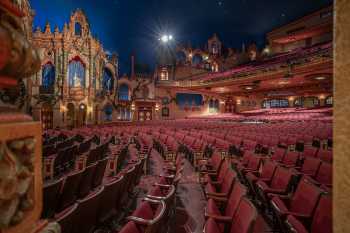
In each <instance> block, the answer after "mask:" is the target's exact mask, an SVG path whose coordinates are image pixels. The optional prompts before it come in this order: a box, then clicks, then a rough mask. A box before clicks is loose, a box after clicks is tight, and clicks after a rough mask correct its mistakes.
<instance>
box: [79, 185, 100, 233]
mask: <svg viewBox="0 0 350 233" xmlns="http://www.w3.org/2000/svg"><path fill="white" fill-rule="evenodd" d="M103 190H104V187H101V188H99V189H97V190H96V191H95V192H93V193H91V194H90V195H88V196H87V197H85V198H84V199H81V200H78V209H77V216H78V218H77V219H76V221H75V222H74V231H73V232H74V233H81V232H84V233H91V232H92V231H93V229H94V228H95V225H96V223H97V213H98V206H99V202H100V198H101V194H102V193H103Z"/></svg>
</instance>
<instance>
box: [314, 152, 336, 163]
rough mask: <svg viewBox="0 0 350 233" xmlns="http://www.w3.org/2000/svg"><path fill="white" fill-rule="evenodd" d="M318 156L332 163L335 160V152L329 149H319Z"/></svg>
mask: <svg viewBox="0 0 350 233" xmlns="http://www.w3.org/2000/svg"><path fill="white" fill-rule="evenodd" d="M317 158H319V159H321V160H323V161H325V162H329V163H331V162H332V161H333V153H332V151H329V150H319V151H318V153H317Z"/></svg>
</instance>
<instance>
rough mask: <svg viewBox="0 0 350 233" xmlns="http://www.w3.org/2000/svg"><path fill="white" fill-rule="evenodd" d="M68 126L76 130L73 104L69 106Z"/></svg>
mask: <svg viewBox="0 0 350 233" xmlns="http://www.w3.org/2000/svg"><path fill="white" fill-rule="evenodd" d="M67 125H68V127H71V128H74V125H75V106H74V104H73V103H69V104H68V105H67Z"/></svg>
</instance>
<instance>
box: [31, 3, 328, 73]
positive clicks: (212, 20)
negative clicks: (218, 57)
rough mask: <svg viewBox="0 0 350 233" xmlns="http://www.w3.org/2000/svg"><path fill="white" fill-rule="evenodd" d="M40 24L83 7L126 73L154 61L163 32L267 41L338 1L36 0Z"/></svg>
mask: <svg viewBox="0 0 350 233" xmlns="http://www.w3.org/2000/svg"><path fill="white" fill-rule="evenodd" d="M30 2H31V5H32V8H33V9H34V10H35V12H36V16H35V20H34V27H36V26H40V27H42V28H43V27H44V25H45V23H46V22H47V21H49V22H50V23H51V26H52V27H53V26H55V25H58V26H59V28H60V29H62V27H63V24H64V22H67V21H68V20H69V16H70V13H71V12H72V11H73V10H74V9H76V8H81V9H83V11H84V12H85V13H86V14H87V17H88V19H89V22H90V24H91V28H92V32H93V34H94V35H96V36H97V37H98V38H99V39H100V40H101V42H102V43H103V45H104V48H105V49H106V50H108V51H111V52H113V51H115V52H118V54H119V55H120V64H121V71H122V72H127V71H128V70H129V57H130V54H131V53H135V54H136V56H137V60H138V62H143V63H147V64H149V65H154V61H155V48H156V46H157V44H158V43H159V41H158V40H157V38H158V36H159V34H160V33H163V32H168V33H171V34H173V35H174V37H175V39H176V43H186V44H187V43H191V44H192V46H194V47H198V46H203V44H204V43H205V41H206V40H207V38H208V37H209V36H211V35H212V34H213V33H215V32H216V33H217V34H218V35H219V37H220V38H221V40H222V41H223V42H224V44H225V45H226V46H228V47H236V48H240V47H241V46H242V43H250V42H252V41H255V42H256V43H257V44H258V45H259V46H262V45H264V43H265V34H266V32H268V31H270V30H272V29H273V28H275V27H277V26H280V25H283V24H285V23H288V22H289V21H291V20H293V19H297V18H298V17H301V16H303V15H305V14H307V13H310V12H312V11H315V10H317V9H320V8H322V7H324V6H327V5H330V4H332V3H333V1H332V0H221V1H218V0H99V1H96V0H50V1H48V0H31V1H30Z"/></svg>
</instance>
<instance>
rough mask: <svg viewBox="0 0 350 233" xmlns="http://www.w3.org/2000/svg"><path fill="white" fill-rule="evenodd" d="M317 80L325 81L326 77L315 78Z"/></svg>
mask: <svg viewBox="0 0 350 233" xmlns="http://www.w3.org/2000/svg"><path fill="white" fill-rule="evenodd" d="M315 79H316V80H325V79H326V77H324V76H319V77H315Z"/></svg>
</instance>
